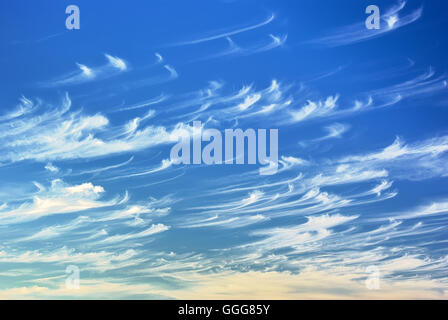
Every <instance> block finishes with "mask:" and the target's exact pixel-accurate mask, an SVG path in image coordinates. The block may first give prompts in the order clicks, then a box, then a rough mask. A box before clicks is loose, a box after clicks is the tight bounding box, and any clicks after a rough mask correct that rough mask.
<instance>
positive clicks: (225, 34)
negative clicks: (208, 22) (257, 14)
mask: <svg viewBox="0 0 448 320" xmlns="http://www.w3.org/2000/svg"><path fill="white" fill-rule="evenodd" d="M274 18H275V16H274V14H272V15H271V16H270V17H269V18H267V19H265V20H264V21H262V22H260V23H257V24H254V25H251V26H247V27H244V28H239V29H235V30H232V31H227V32H222V33H215V34H213V35H210V36H206V37H203V38H199V39H195V40H189V41H184V42H178V43H175V44H174V45H175V46H184V45H192V44H198V43H202V42H207V41H212V40H217V39H221V38H226V37H230V36H233V35H236V34H239V33H243V32H247V31H251V30H255V29H258V28H260V27H262V26H265V25H267V24H269V23H271V22H272V21H273V20H274Z"/></svg>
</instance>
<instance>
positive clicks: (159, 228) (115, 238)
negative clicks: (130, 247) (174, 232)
mask: <svg viewBox="0 0 448 320" xmlns="http://www.w3.org/2000/svg"><path fill="white" fill-rule="evenodd" d="M169 229H170V227H169V226H166V225H164V224H162V223H159V224H153V225H152V226H151V227H149V228H148V229H145V230H143V231H140V232H136V233H127V234H117V235H112V236H109V237H107V238H105V239H103V240H101V242H102V243H115V242H123V241H126V240H132V239H139V238H145V237H148V236H151V235H153V234H156V233H160V232H164V231H167V230H169Z"/></svg>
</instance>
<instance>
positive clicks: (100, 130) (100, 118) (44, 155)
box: [0, 95, 192, 162]
mask: <svg viewBox="0 0 448 320" xmlns="http://www.w3.org/2000/svg"><path fill="white" fill-rule="evenodd" d="M70 105H71V100H70V98H69V97H68V95H66V97H65V99H64V102H63V108H60V109H55V110H54V111H46V112H44V113H43V114H40V115H34V116H31V115H30V116H29V118H28V119H27V121H18V122H16V123H15V124H13V125H14V129H13V130H8V131H5V132H4V134H3V135H2V134H0V142H1V143H2V146H1V147H0V151H1V152H2V154H3V155H2V156H0V162H18V161H23V160H27V159H33V160H37V161H48V160H61V159H76V158H92V157H98V156H104V155H110V154H117V153H123V152H131V151H138V150H143V149H146V148H150V147H154V146H157V145H161V144H167V143H175V142H177V141H178V138H179V137H180V136H181V135H184V134H187V133H188V132H189V131H191V130H192V128H191V127H190V126H188V125H184V124H182V123H178V124H177V125H175V126H174V127H173V128H172V129H171V131H170V130H169V129H167V128H165V127H163V126H152V125H149V126H145V127H139V126H138V124H139V123H140V118H139V119H138V121H136V122H135V127H134V128H133V129H132V130H129V129H130V127H129V123H125V124H123V125H122V126H121V127H116V126H114V127H112V126H110V122H109V119H108V118H107V117H106V116H104V115H101V114H95V115H83V114H81V112H79V111H74V112H69V110H70ZM144 118H145V117H143V118H141V119H142V120H145V119H144ZM146 118H148V117H146ZM10 125H12V124H10Z"/></svg>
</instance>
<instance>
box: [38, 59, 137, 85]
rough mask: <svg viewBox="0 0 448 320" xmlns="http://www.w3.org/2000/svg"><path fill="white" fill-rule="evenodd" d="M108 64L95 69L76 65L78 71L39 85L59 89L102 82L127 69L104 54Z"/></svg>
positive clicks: (120, 62)
mask: <svg viewBox="0 0 448 320" xmlns="http://www.w3.org/2000/svg"><path fill="white" fill-rule="evenodd" d="M104 56H105V57H106V59H107V61H108V63H107V64H105V65H102V66H97V67H88V66H86V65H85V64H81V63H76V65H77V67H78V68H79V71H73V72H70V73H68V74H66V75H64V76H61V77H59V78H56V79H54V80H51V81H47V82H43V83H41V86H42V87H50V88H51V87H59V86H70V85H78V84H81V83H85V82H90V81H93V80H103V79H106V78H109V77H112V76H115V75H117V74H119V73H121V72H124V71H127V70H128V69H129V67H128V64H127V63H126V62H125V61H124V60H123V59H121V58H119V57H115V56H112V55H110V54H107V53H106V54H104Z"/></svg>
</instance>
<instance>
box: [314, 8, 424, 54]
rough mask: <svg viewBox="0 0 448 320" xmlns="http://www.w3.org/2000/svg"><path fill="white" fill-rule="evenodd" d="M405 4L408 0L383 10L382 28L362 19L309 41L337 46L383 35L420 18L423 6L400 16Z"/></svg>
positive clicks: (381, 14)
mask: <svg viewBox="0 0 448 320" xmlns="http://www.w3.org/2000/svg"><path fill="white" fill-rule="evenodd" d="M405 5H406V1H402V0H400V1H399V2H398V3H397V5H395V6H393V7H391V8H389V9H388V10H386V11H385V12H381V13H380V16H381V19H382V20H383V21H382V22H383V23H382V24H381V26H380V29H371V30H370V29H367V28H366V26H365V22H364V21H362V22H358V23H355V24H352V25H348V26H344V27H341V28H337V29H336V30H335V31H333V32H331V33H329V34H328V35H326V36H323V37H320V38H318V39H315V40H312V41H309V43H312V44H319V45H323V46H328V47H337V46H345V45H350V44H353V43H358V42H362V41H367V40H370V39H373V38H377V37H380V36H383V35H385V34H387V33H390V32H392V31H395V30H397V29H399V28H402V27H404V26H407V25H409V24H411V23H414V22H415V21H417V20H418V19H420V17H421V16H422V13H423V8H418V9H416V10H414V11H412V12H410V13H407V14H404V15H401V16H400V15H399V14H398V13H399V12H401V11H402V10H403V9H404V8H405ZM366 17H367V16H366ZM384 24H386V26H384Z"/></svg>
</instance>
